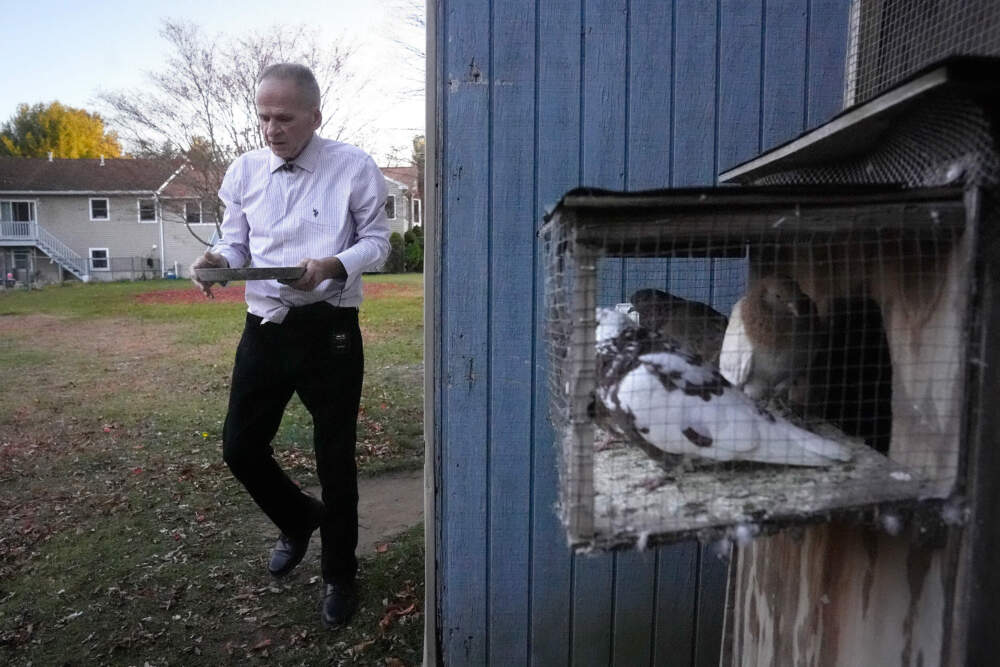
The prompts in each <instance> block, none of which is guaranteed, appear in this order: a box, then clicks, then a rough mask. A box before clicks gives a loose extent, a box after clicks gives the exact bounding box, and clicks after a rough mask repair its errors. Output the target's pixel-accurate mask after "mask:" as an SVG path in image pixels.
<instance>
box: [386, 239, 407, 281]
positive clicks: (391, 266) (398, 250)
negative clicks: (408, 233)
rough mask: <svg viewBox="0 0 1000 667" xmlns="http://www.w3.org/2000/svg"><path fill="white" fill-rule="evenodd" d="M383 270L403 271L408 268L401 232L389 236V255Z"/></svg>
mask: <svg viewBox="0 0 1000 667" xmlns="http://www.w3.org/2000/svg"><path fill="white" fill-rule="evenodd" d="M382 270H383V271H384V272H386V273H402V272H403V271H405V270H406V259H405V256H404V245H403V237H402V236H400V235H399V232H393V233H392V234H391V235H390V236H389V257H387V258H386V260H385V264H384V265H383V266H382Z"/></svg>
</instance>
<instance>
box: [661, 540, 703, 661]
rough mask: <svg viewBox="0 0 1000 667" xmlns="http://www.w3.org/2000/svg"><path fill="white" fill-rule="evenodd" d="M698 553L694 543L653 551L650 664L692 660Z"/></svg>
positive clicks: (696, 544) (696, 545)
mask: <svg viewBox="0 0 1000 667" xmlns="http://www.w3.org/2000/svg"><path fill="white" fill-rule="evenodd" d="M698 550H699V548H698V543H697V542H694V541H692V542H684V543H682V544H675V545H671V546H669V547H662V548H660V549H657V552H656V557H657V564H656V611H655V616H654V618H653V631H654V635H653V642H652V643H653V662H652V664H654V665H687V664H692V663H693V661H694V641H693V637H694V625H695V616H696V607H695V601H696V599H697V590H698V579H697V572H698V570H697V568H698Z"/></svg>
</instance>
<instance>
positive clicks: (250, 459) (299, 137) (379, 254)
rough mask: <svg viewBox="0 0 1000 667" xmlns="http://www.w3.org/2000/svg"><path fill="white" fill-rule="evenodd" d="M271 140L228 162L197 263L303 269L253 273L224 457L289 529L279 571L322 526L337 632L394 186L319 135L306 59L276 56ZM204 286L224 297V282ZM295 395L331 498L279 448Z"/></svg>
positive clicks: (364, 158)
mask: <svg viewBox="0 0 1000 667" xmlns="http://www.w3.org/2000/svg"><path fill="white" fill-rule="evenodd" d="M256 103H257V115H258V118H259V121H260V129H261V132H262V133H263V136H264V139H265V140H266V142H267V146H268V147H267V148H266V149H260V150H255V151H250V152H249V153H246V154H244V155H241V156H240V157H239V158H237V159H236V160H235V161H234V162H233V164H232V165H230V167H229V169H228V171H227V172H226V175H225V178H224V179H223V181H222V187H221V188H220V189H219V196H220V198H221V199H222V201H223V203H224V204H225V206H226V212H225V216H224V218H223V221H222V225H221V230H222V238H221V240H220V241H219V242H218V243H217V244H216V245H215V246H214V247H213V248H212V250H211V251H208V252H206V253H205V254H204V256H202V257H199V258H198V259H197V260H195V262H194V263H193V264H192V265H191V269H192V275H193V274H194V269H197V268H206V267H212V268H224V267H234V268H238V267H244V266H248V265H252V266H254V267H278V266H292V265H296V264H297V265H299V266H302V267H304V269H305V273H304V274H303V275H302V277H301V278H299V279H298V280H296V281H294V282H290V283H288V284H282V283H279V282H278V281H274V280H260V281H249V282H247V287H246V300H247V310H248V312H247V316H246V325H245V328H244V330H243V337H242V339H241V340H240V343H239V347H238V348H237V350H236V361H235V365H234V368H233V381H232V387H231V389H230V395H229V411H228V414H227V415H226V422H225V426H224V427H223V435H222V439H223V459H224V460H225V462H226V464H227V465H228V466H229V468H230V470H231V471H232V472H233V475H234V476H235V477H236V478H237V479H239V481H240V482H241V483H242V484H243V485H244V486H245V487H246V489H247V491H248V492H249V493H250V495H251V497H252V498H253V499H254V501H256V503H257V504H258V505H259V506H260V508H261V509H262V510H263V511H264V513H265V514H267V516H268V517H269V518H270V519H271V520H272V521H273V522H274V523H275V524H276V525H277V526H278V528H279V529H280V530H281V536H280V537H279V538H278V542H277V544H276V545H275V547H274V549H273V550H272V552H271V559H270V563H269V564H268V570H269V571H270V572H271V574H272V575H274V576H276V577H281V576H284V575H286V574H288V573H289V572H291V570H292V569H293V568H294V567H295V566H296V565H298V564H299V562H300V561H301V560H302V558H303V556H305V552H306V549H307V547H308V545H309V538H310V536H311V535H312V533H313V532H314V531H315V530H316V528H317V527H318V528H320V535H321V538H322V545H323V547H322V569H323V580H324V583H325V586H324V595H323V604H322V617H323V621H324V623H325V624H326V625H327V626H328V627H332V626H337V625H343V624H346V623H347V622H348V621H349V620H350V618H351V616H352V615H353V613H354V611H355V609H356V608H357V599H358V598H357V590H356V585H355V575H356V573H357V567H358V564H357V559H356V557H355V554H354V551H355V549H356V547H357V542H358V481H357V467H356V465H355V460H354V448H355V442H356V435H357V432H356V431H357V418H358V407H359V403H360V400H361V378H362V374H363V370H364V357H363V353H362V343H361V331H360V329H359V328H358V306H359V304H360V303H361V273H362V271H364V270H366V269H371V268H374V267H377V266H379V265H380V264H381V263H382V262H383V261H384V260H385V258H386V256H387V255H388V252H389V223H388V221H387V219H386V216H385V211H384V206H385V199H386V186H385V180H384V179H383V176H382V173H381V172H380V171H379V169H378V167H376V166H375V163H374V162H373V161H372V159H371V157H369V156H368V155H367V154H365V153H364V152H363V151H361V150H360V149H358V148H355V147H353V146H349V145H347V144H342V143H339V142H336V141H330V140H327V139H323V138H321V137H318V136H316V134H315V131H316V130H317V129H318V128H319V126H320V122H321V120H322V116H321V113H320V91H319V86H318V85H317V83H316V79H315V77H314V76H313V74H312V72H311V71H310V70H309V69H308V68H307V67H304V66H302V65H295V64H287V63H282V64H277V65H271V66H270V67H268V68H267V69H265V70H264V72H263V73H262V75H261V78H260V82H259V84H258V87H257V97H256ZM193 279H194V281H195V284H196V285H198V287H199V288H200V289H201V290H202V291H203V292H204V293H205V295H206V296H208V297H211V296H212V290H211V288H212V283H205V282H200V281H199V280H198V279H197V277H196V276H194V278H193ZM293 392H297V393H298V395H299V398H301V399H302V403H303V404H304V405H305V406H306V408H307V409H308V410H309V413H310V414H311V415H312V418H313V441H314V442H313V444H314V449H315V452H316V470H317V473H318V475H319V480H320V484H321V485H322V488H323V501H322V502H320V501H318V500H316V499H315V498H313V497H312V496H309V495H307V494H305V493H303V492H302V491H301V490H300V489H299V488H298V486H296V485H295V483H294V482H292V480H291V479H289V478H288V476H287V475H286V474H285V473H284V471H282V469H281V468H280V467H279V466H278V464H277V463H276V462H275V460H274V458H273V456H272V449H271V445H270V443H271V439H272V438H273V437H274V434H275V433H276V432H277V430H278V426H279V424H280V422H281V417H282V415H283V413H284V410H285V406H286V405H287V404H288V401H289V400H290V399H291V396H292V393H293Z"/></svg>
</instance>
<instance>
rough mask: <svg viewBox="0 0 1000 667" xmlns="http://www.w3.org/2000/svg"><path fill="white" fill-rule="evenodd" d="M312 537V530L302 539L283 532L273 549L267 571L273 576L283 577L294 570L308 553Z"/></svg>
mask: <svg viewBox="0 0 1000 667" xmlns="http://www.w3.org/2000/svg"><path fill="white" fill-rule="evenodd" d="M310 537H312V531H310V532H309V535H308V536H307V537H305V538H304V539H301V540H296V539H293V538H291V537H288V536H287V535H285V534H284V533H282V534H281V535H280V536H279V537H278V541H277V542H276V543H275V545H274V548H273V549H271V562H270V563H268V564H267V571H268V572H270V573H271V575H272V576H275V577H283V576H285V575H286V574H288V573H289V572H291V571H292V570H294V569H295V566H296V565H298V564H299V563H301V562H302V559H303V558H304V557H305V555H306V550H307V549H308V548H309V538H310Z"/></svg>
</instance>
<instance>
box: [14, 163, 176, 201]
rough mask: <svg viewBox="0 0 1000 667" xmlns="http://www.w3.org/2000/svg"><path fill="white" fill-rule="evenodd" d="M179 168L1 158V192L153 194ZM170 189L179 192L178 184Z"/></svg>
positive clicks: (154, 164) (173, 183)
mask: <svg viewBox="0 0 1000 667" xmlns="http://www.w3.org/2000/svg"><path fill="white" fill-rule="evenodd" d="M102 163H103V164H102ZM182 164H183V161H182V160H167V159H143V160H139V159H129V158H104V159H75V160H71V159H53V160H48V159H47V158H25V157H0V192H20V193H28V192H30V193H44V192H52V193H56V192H60V193H66V192H155V191H156V190H159V189H160V188H161V187H162V186H163V185H164V183H166V182H167V180H168V179H170V177H171V176H172V175H173V174H174V173H175V172H176V171H177V169H178V168H180V166H181V165H182ZM180 180H183V179H180ZM175 183H176V184H175ZM171 185H173V188H172V189H173V190H179V189H178V186H180V185H181V183H177V182H176V181H175V182H172V183H171ZM183 189H184V190H189V188H183ZM165 194H173V195H174V196H180V194H181V193H180V192H179V191H178V192H170V193H165Z"/></svg>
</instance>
